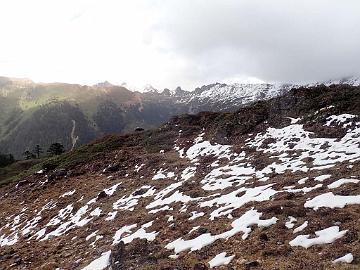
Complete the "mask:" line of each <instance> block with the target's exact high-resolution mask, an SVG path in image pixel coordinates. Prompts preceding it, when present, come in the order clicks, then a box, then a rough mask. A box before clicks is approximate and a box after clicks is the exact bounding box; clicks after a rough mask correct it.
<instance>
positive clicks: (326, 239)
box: [289, 226, 347, 248]
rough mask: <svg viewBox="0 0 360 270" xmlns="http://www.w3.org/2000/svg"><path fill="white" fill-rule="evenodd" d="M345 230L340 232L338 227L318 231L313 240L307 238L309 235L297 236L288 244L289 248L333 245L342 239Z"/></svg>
mask: <svg viewBox="0 0 360 270" xmlns="http://www.w3.org/2000/svg"><path fill="white" fill-rule="evenodd" d="M346 232H347V230H343V231H340V230H339V227H338V226H333V227H329V228H326V229H323V230H320V231H316V232H315V235H316V236H317V237H315V238H309V237H310V235H298V236H297V237H296V238H295V239H293V240H291V241H290V242H289V244H290V246H300V247H304V248H309V247H311V246H313V245H323V244H330V243H333V242H334V241H335V240H337V239H339V238H341V237H343V236H344V235H345V234H346Z"/></svg>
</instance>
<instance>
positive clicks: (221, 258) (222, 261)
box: [209, 252, 235, 268]
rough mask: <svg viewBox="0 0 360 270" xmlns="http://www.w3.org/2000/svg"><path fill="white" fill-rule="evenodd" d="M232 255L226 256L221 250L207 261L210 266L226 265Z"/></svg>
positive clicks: (232, 257)
mask: <svg viewBox="0 0 360 270" xmlns="http://www.w3.org/2000/svg"><path fill="white" fill-rule="evenodd" d="M234 257H235V256H234V255H232V256H228V257H226V252H222V253H220V254H218V255H216V256H215V257H214V258H213V259H211V260H210V261H209V265H210V268H214V267H217V266H221V265H228V264H229V263H230V262H231V260H232V259H234Z"/></svg>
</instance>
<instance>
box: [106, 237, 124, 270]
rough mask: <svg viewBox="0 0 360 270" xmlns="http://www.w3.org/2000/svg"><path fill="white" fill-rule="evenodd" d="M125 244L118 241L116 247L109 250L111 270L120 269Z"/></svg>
mask: <svg viewBox="0 0 360 270" xmlns="http://www.w3.org/2000/svg"><path fill="white" fill-rule="evenodd" d="M124 252H125V244H124V242H123V241H120V243H118V244H117V245H116V246H114V247H113V248H112V250H111V255H110V265H111V269H112V270H118V269H121V267H122V266H121V265H122V263H121V262H122V260H123V258H124Z"/></svg>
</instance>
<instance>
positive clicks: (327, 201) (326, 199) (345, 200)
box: [304, 192, 360, 210]
mask: <svg viewBox="0 0 360 270" xmlns="http://www.w3.org/2000/svg"><path fill="white" fill-rule="evenodd" d="M348 204H360V195H356V196H341V195H334V194H333V193H332V192H327V193H324V194H321V195H318V196H316V197H315V198H313V199H311V200H309V201H307V202H305V204H304V206H305V207H307V208H313V209H314V210H317V209H319V208H320V207H328V208H344V207H345V206H346V205H348Z"/></svg>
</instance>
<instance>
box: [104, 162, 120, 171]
mask: <svg viewBox="0 0 360 270" xmlns="http://www.w3.org/2000/svg"><path fill="white" fill-rule="evenodd" d="M119 169H120V164H118V163H115V164H110V165H109V166H107V167H106V168H105V169H104V170H103V172H104V173H105V172H117V171H118V170H119Z"/></svg>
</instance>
